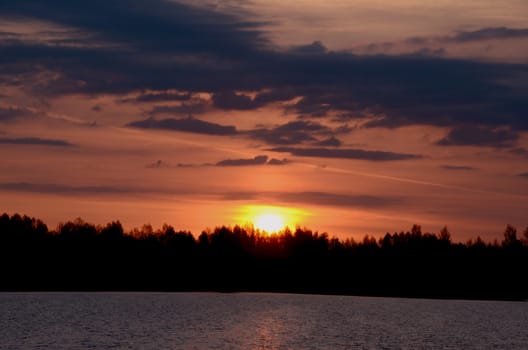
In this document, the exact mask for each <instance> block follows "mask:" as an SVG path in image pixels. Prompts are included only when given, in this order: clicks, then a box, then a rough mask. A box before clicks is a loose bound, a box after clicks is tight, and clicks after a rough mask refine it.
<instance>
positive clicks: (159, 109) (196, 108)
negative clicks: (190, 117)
mask: <svg viewBox="0 0 528 350" xmlns="http://www.w3.org/2000/svg"><path fill="white" fill-rule="evenodd" d="M208 107H209V105H208V103H207V101H205V100H202V99H197V100H191V101H189V102H187V103H185V102H184V103H182V104H180V105H178V106H154V108H152V109H151V110H150V111H149V114H151V115H157V114H172V113H177V114H202V113H205V112H206V111H207V109H208Z"/></svg>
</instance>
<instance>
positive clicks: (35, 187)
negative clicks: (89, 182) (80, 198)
mask: <svg viewBox="0 0 528 350" xmlns="http://www.w3.org/2000/svg"><path fill="white" fill-rule="evenodd" d="M0 190H4V191H17V192H36V193H53V194H58V193H59V194H87V193H94V194H105V193H110V194H114V193H124V192H127V191H126V190H123V189H120V188H115V187H106V186H67V185H59V184H51V183H44V184H38V183H30V182H4V183H0Z"/></svg>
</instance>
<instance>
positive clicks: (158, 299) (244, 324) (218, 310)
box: [0, 293, 528, 349]
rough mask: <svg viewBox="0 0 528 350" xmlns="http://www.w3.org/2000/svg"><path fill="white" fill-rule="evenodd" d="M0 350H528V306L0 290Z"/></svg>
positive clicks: (326, 298)
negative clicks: (12, 291) (6, 291)
mask: <svg viewBox="0 0 528 350" xmlns="http://www.w3.org/2000/svg"><path fill="white" fill-rule="evenodd" d="M0 349H528V303H526V302H500V301H460V300H424V299H392V298H367V297H350V296H318V295H290V294H250V293H248V294H246V293H241V294H216V293H0Z"/></svg>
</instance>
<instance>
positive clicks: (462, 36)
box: [444, 27, 528, 43]
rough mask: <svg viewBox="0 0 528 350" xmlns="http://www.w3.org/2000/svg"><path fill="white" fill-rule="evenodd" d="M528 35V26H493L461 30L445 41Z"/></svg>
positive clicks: (509, 37)
mask: <svg viewBox="0 0 528 350" xmlns="http://www.w3.org/2000/svg"><path fill="white" fill-rule="evenodd" d="M525 37H528V28H508V27H491V28H482V29H479V30H474V31H459V32H457V33H456V34H455V35H453V36H451V37H446V38H445V39H444V41H454V42H462V43H464V42H469V41H481V40H490V39H513V38H525Z"/></svg>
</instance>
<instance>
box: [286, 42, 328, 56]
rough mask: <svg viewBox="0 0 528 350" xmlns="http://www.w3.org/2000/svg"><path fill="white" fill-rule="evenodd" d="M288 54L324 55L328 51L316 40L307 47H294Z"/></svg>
mask: <svg viewBox="0 0 528 350" xmlns="http://www.w3.org/2000/svg"><path fill="white" fill-rule="evenodd" d="M289 52H290V53H293V54H299V55H324V54H326V53H328V49H327V48H326V46H324V45H323V43H322V42H321V41H319V40H316V41H314V42H312V43H311V44H308V45H300V46H294V47H292V48H291V49H290V50H289Z"/></svg>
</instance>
